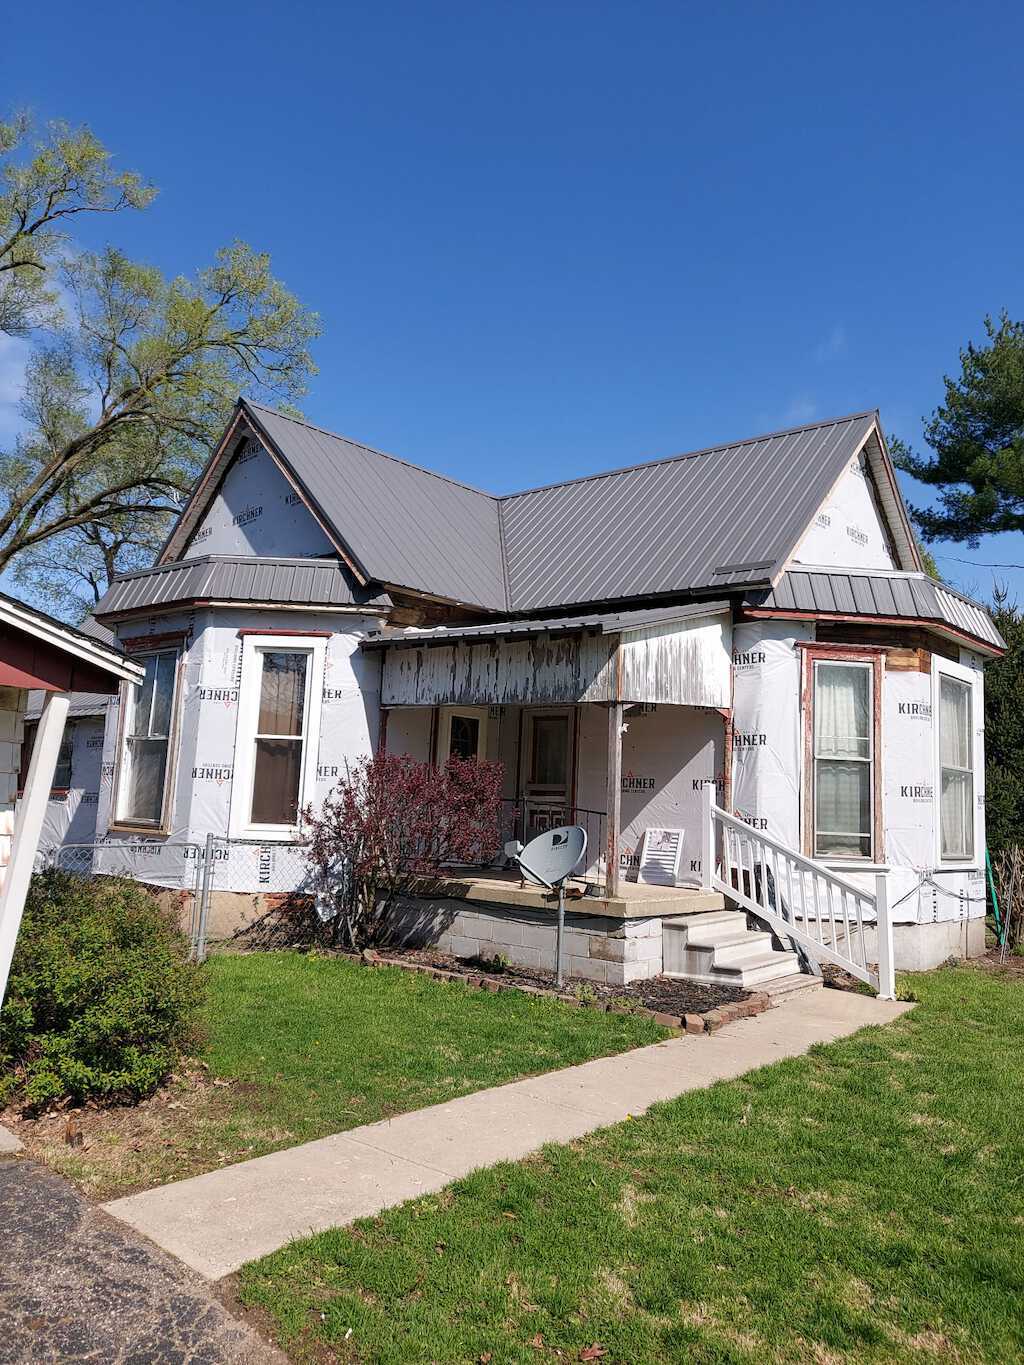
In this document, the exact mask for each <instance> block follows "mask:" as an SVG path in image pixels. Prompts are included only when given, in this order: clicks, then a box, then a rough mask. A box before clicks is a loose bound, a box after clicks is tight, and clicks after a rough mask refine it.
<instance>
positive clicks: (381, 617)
mask: <svg viewBox="0 0 1024 1365" xmlns="http://www.w3.org/2000/svg"><path fill="white" fill-rule="evenodd" d="M95 616H96V619H97V620H98V621H100V622H101V623H103V624H104V625H106V626H107V627H109V628H110V629H111V630H113V631H114V632H115V633H116V636H117V639H118V641H119V643H120V644H121V646H122V647H123V648H124V649H125V651H126V652H127V654H128V655H129V657H131V658H133V659H135V660H136V661H137V662H138V663H139V664H140V665H141V666H143V667H144V669H145V682H144V685H143V686H142V688H140V689H138V690H137V691H133V692H126V693H125V697H124V699H123V700H122V702H121V705H120V706H119V707H118V708H116V709H112V710H111V711H110V712H109V713H108V716H107V719H106V726H105V738H104V748H103V754H102V760H101V763H102V767H101V785H100V794H99V801H98V805H97V825H96V831H97V838H98V839H99V840H100V841H102V842H103V843H104V844H105V846H107V847H109V846H110V845H112V844H117V843H118V842H119V841H120V842H123V843H125V844H126V845H130V846H132V847H134V848H137V849H139V848H141V849H142V850H143V852H142V853H141V854H140V855H139V858H140V862H139V873H138V874H139V875H145V876H146V877H147V879H149V880H152V881H154V882H157V883H159V884H163V885H176V884H181V879H182V877H183V876H185V875H186V873H185V871H183V870H182V868H181V867H180V866H178V865H175V864H174V860H173V859H171V860H168V859H166V858H165V857H164V856H163V854H162V852H161V847H162V846H165V847H168V848H169V847H171V846H181V847H185V846H192V847H195V846H197V845H200V844H202V843H203V841H204V840H205V839H206V837H207V836H208V835H213V836H216V838H217V840H218V851H217V857H218V862H217V871H216V886H217V888H218V890H219V891H222V892H224V893H225V894H229V893H233V894H236V895H240V896H241V895H244V896H247V897H248V898H249V900H248V903H249V904H251V901H252V897H253V895H254V894H258V893H261V892H268V891H269V892H278V891H285V890H289V889H292V888H293V887H295V886H296V885H298V884H299V877H300V873H299V872H298V871H297V869H298V867H299V862H298V860H296V859H294V857H293V856H291V855H292V850H291V849H290V848H289V845H290V844H291V843H293V841H294V840H295V838H296V835H297V826H298V819H299V812H300V810H301V809H302V808H303V807H304V806H305V805H306V804H307V803H313V804H314V805H315V804H316V803H317V802H318V801H320V800H321V799H322V798H323V796H324V795H325V794H326V793H327V792H328V791H329V790H330V789H331V788H332V787H333V786H334V784H335V783H336V782H337V780H338V777H339V775H340V774H341V773H342V772H343V770H344V765H345V763H346V761H348V760H351V759H354V758H356V757H357V756H359V755H361V754H364V753H366V752H368V751H370V750H372V749H374V748H375V747H376V746H378V745H380V746H383V747H386V748H387V749H388V750H390V751H394V752H407V753H410V754H413V755H415V756H417V757H419V758H422V759H429V760H433V761H442V760H444V759H445V758H446V757H447V756H448V755H449V754H459V755H463V756H472V755H480V756H486V757H488V758H492V759H499V760H501V762H502V763H503V764H504V771H505V792H504V795H505V811H506V825H507V829H508V831H509V832H510V833H511V832H515V833H517V834H518V835H519V836H520V837H523V838H526V837H529V836H530V835H531V834H533V833H536V832H537V831H539V830H542V829H544V828H547V827H549V826H551V825H557V824H560V823H565V822H569V821H571V822H574V823H580V824H582V825H583V826H584V827H585V828H586V829H587V831H588V835H589V853H588V865H587V867H586V869H585V876H586V880H587V883H588V885H587V891H588V895H587V899H586V901H585V905H586V913H582V911H580V912H579V913H577V915H576V918H575V921H574V925H575V927H574V928H573V933H572V934H570V940H571V942H570V952H571V953H572V954H573V959H574V960H573V962H572V964H571V965H572V969H573V970H575V971H578V972H580V973H582V974H585V975H596V976H599V977H600V978H601V979H607V980H626V979H631V978H632V977H635V976H638V975H646V974H649V973H652V972H656V971H660V970H661V969H662V968H663V967H664V966H666V965H674V966H675V968H676V969H678V970H684V969H685V970H691V971H694V972H696V973H697V974H698V975H703V976H704V977H705V979H729V973H728V962H729V952H728V951H727V949H728V948H729V946H730V945H729V943H724V942H723V940H724V939H730V941H731V938H734V937H735V935H734V934H733V933H732V931H733V930H734V929H735V927H736V922H735V914H736V912H735V910H732V911H730V910H728V909H726V908H723V907H725V905H726V899H728V898H731V901H732V902H733V903H734V904H736V905H738V906H739V908H740V910H741V911H744V910H745V911H750V912H754V911H755V910H757V909H760V910H762V911H764V912H765V914H764V915H763V916H760V917H761V918H762V919H765V918H766V919H767V923H768V926H769V933H763V932H762V934H761V940H762V947H763V949H764V952H762V956H764V953H766V952H768V951H769V950H770V951H776V952H777V951H778V950H779V949H780V948H784V947H785V942H784V939H785V935H782V934H781V933H780V932H779V930H780V923H781V922H784V923H786V924H793V925H795V926H796V927H795V928H794V930H793V935H792V938H791V946H792V947H793V948H794V949H796V950H797V951H798V952H799V953H801V954H803V953H804V951H805V950H806V949H807V948H808V947H809V945H811V944H812V942H813V943H818V944H820V943H822V942H823V939H822V936H821V932H819V931H820V925H821V922H822V920H823V919H825V920H827V919H828V916H829V914H831V916H832V921H831V922H832V930H831V934H832V938H831V946H830V947H826V949H825V951H824V958H825V960H830V954H831V960H841V961H843V962H844V963H845V962H846V961H847V959H850V960H851V961H852V960H853V959H854V958H858V956H859V959H860V960H861V963H862V965H863V967H864V969H865V970H867V967H868V964H869V962H872V961H879V962H881V961H882V959H883V958H884V957H885V952H886V943H887V942H888V939H887V937H886V936H885V935H882V934H879V935H877V941H873V940H871V938H870V933H871V932H873V930H871V926H872V925H873V924H874V923H875V922H876V919H877V922H878V923H881V922H882V913H881V910H880V908H879V907H880V905H881V901H877V899H876V898H877V897H879V896H884V898H885V899H886V900H887V904H888V907H889V908H888V910H887V911H886V914H885V924H886V925H887V926H888V925H889V924H890V923H891V924H892V925H893V926H894V928H893V942H894V944H895V952H896V957H897V960H898V961H899V962H900V963H903V964H906V965H910V966H926V965H931V964H934V963H937V962H939V961H942V960H944V959H945V958H947V957H948V956H950V955H951V954H958V955H965V954H971V953H977V952H979V951H981V949H982V947H983V941H984V923H983V915H984V893H985V884H984V876H983V868H984V851H985V830H984V766H983V757H984V755H983V738H984V736H983V719H982V718H983V666H984V663H985V661H986V660H987V659H991V658H995V657H998V655H999V654H1000V653H1001V651H1002V649H1003V642H1002V641H1001V639H1000V637H999V634H998V632H997V631H996V629H995V627H994V626H993V623H992V621H991V619H990V618H989V616H988V615H987V613H986V611H985V609H984V608H983V607H981V606H979V605H978V604H976V603H974V602H972V601H970V600H968V599H967V598H965V597H963V596H961V595H960V594H958V593H956V592H953V591H952V590H951V589H949V588H947V587H945V586H944V585H942V584H940V583H937V582H935V581H934V580H932V579H931V578H929V577H928V576H927V575H926V574H925V573H924V571H923V568H922V564H921V560H920V556H919V553H918V550H917V546H916V543H915V539H914V536H913V533H912V531H911V527H910V523H909V519H908V515H907V510H906V507H905V505H904V503H903V499H902V497H901V495H900V491H899V488H898V485H897V481H896V477H895V474H894V471H893V467H892V464H891V461H890V458H889V454H888V451H887V449H886V444H885V439H884V436H883V433H882V428H881V423H880V419H879V416H878V413H877V412H862V413H855V414H853V415H851V416H848V417H842V418H839V419H836V420H834V421H828V422H818V423H813V424H810V425H807V426H802V427H798V428H793V429H789V430H786V431H780V432H776V433H772V434H770V435H767V436H761V437H756V438H753V439H749V440H744V441H738V442H734V443H732V444H728V445H723V446H720V447H715V448H712V449H707V450H702V451H695V452H692V453H689V454H685V455H680V456H674V457H671V458H669V459H663V460H655V461H652V462H649V463H645V464H638V465H634V466H630V467H628V468H624V469H620V470H616V471H613V472H610V473H601V474H595V475H591V476H588V477H584V478H579V479H572V480H566V481H564V482H560V483H556V484H552V485H550V486H547V487H542V488H536V489H530V490H527V491H526V492H523V493H518V494H514V495H509V496H501V497H496V496H493V495H491V494H489V493H485V492H481V491H479V490H477V489H474V488H470V487H467V486H466V485H464V484H462V483H459V482H456V481H455V480H453V479H449V478H445V477H443V476H441V475H438V474H435V473H432V472H431V471H429V470H426V469H422V468H419V467H418V466H416V465H413V464H410V463H408V462H406V461H405V460H401V459H397V458H395V457H393V456H390V455H385V454H381V453H380V452H378V451H375V450H371V449H369V448H368V447H366V446H364V445H360V444H358V443H356V442H354V441H350V440H347V439H345V438H343V437H340V436H336V435H333V434H332V433H330V432H327V431H323V430H320V429H319V428H317V427H314V426H312V425H310V424H309V423H307V422H304V421H299V420H297V419H293V418H290V417H286V416H283V415H282V414H280V413H278V412H275V411H273V410H271V409H269V408H266V407H262V406H260V405H258V404H256V403H252V402H248V401H245V400H240V401H239V403H238V405H237V408H236V411H235V413H234V415H233V418H232V420H231V422H230V424H229V426H228V428H227V430H226V432H225V433H224V436H223V438H222V439H221V441H220V442H219V444H218V446H217V448H216V449H215V450H214V452H213V454H212V456H211V458H210V461H209V463H208V465H207V467H206V469H205V471H204V473H203V475H202V477H201V478H200V480H199V481H198V483H197V486H196V488H195V491H194V493H193V495H192V497H191V499H190V501H189V502H188V504H187V506H186V507H185V509H184V510H183V512H182V514H181V516H180V518H179V520H178V522H177V524H176V525H175V527H174V529H173V531H172V533H171V535H170V536H169V538H168V540H167V542H166V544H165V546H164V547H163V550H162V552H161V554H160V555H159V558H158V560H157V562H156V564H155V565H154V566H153V568H152V569H149V570H146V571H144V572H139V573H133V574H128V575H125V576H124V577H122V578H119V579H118V580H116V581H115V582H114V583H113V584H112V585H111V587H110V589H109V591H108V592H107V594H106V595H105V597H104V598H103V600H102V601H101V602H100V603H99V605H98V606H97V608H96V612H95ZM730 821H732V822H733V824H730V823H729V822H730ZM734 826H735V828H734ZM737 829H739V830H742V831H745V834H744V835H743V838H742V839H739V840H737V837H736V832H737ZM654 830H659V831H670V832H671V831H675V833H670V834H668V835H659V836H654V835H650V836H649V835H648V834H647V832H648V831H654ZM730 831H731V832H730ZM656 843H657V844H658V846H659V848H661V850H662V853H664V852H665V851H666V850H667V851H668V852H669V853H670V854H671V859H670V861H671V866H670V868H669V875H668V877H667V880H668V881H669V882H670V883H671V885H669V886H666V885H650V884H649V882H648V876H647V873H646V872H641V871H640V863H641V861H642V860H648V861H651V860H652V859H653V862H657V859H655V858H653V853H652V850H653V849H654V848H655V844H656ZM254 850H255V851H256V852H255V853H254ZM737 858H738V859H739V860H740V861H739V864H737V862H736V859H737ZM744 859H746V860H747V861H743V860H744ZM780 859H781V861H780ZM661 861H662V863H664V858H663V857H662V859H661ZM709 862H710V864H711V866H709V865H708V864H709ZM794 869H795V873H794ZM663 873H664V869H663ZM880 874H884V878H885V879H884V884H883V883H879V882H878V881H877V880H876V878H877V877H878V876H879V875H880ZM794 876H795V882H794ZM805 878H807V879H809V881H808V882H807V885H806V886H805V882H804V879H805ZM176 879H177V880H176ZM662 880H665V877H664V875H663V876H662ZM812 883H813V887H814V889H813V891H812V890H811V889H810V888H811V884H812ZM880 887H881V890H880V889H879V888H880ZM531 895H532V896H533V897H534V899H533V900H532V901H531V900H530V896H531ZM830 898H834V901H833V900H832V899H830ZM699 913H705V914H711V915H714V914H717V915H718V916H719V919H718V920H714V919H711V918H708V919H705V920H703V921H694V920H693V918H692V917H693V915H694V914H699ZM851 914H852V916H853V922H854V924H855V926H860V927H859V928H858V929H857V931H856V932H858V933H860V930H861V929H863V930H864V932H863V934H862V935H861V939H860V940H859V946H858V950H857V953H853V952H852V949H851V948H850V943H852V939H851V938H850V934H851V932H852V931H850V930H849V929H848V928H846V929H842V928H841V929H839V930H837V929H836V927H835V925H836V923H837V922H838V923H840V924H842V925H846V924H847V921H848V919H849V917H850V915H851ZM729 915H732V916H733V919H732V920H728V919H727V916H729ZM844 915H845V916H846V918H845V919H844ZM773 916H774V918H773ZM837 916H838V919H837ZM531 917H532V918H531ZM815 918H816V919H817V921H818V929H817V930H814V931H813V932H812V926H813V922H814V920H815ZM414 919H415V921H416V923H417V924H418V925H419V928H420V931H421V932H426V933H429V934H430V935H432V936H434V937H438V936H440V938H441V941H442V942H443V943H446V944H448V945H449V946H452V947H454V949H455V950H456V951H460V952H465V953H469V952H471V951H475V950H479V949H480V947H481V944H483V945H490V947H491V948H492V949H493V950H495V951H496V950H498V949H500V950H501V951H505V952H507V953H509V955H510V956H513V957H517V958H518V959H519V960H521V961H525V962H532V963H539V962H542V961H544V962H550V954H551V949H550V923H549V921H550V916H549V912H548V910H547V909H546V907H545V906H544V905H543V904H542V903H541V902H540V901H539V900H538V899H537V897H536V893H530V892H527V891H524V890H523V889H522V888H520V887H518V886H514V885H508V884H503V883H502V882H501V881H500V879H495V878H494V877H488V878H482V879H477V881H473V879H463V882H462V884H461V886H460V888H459V890H458V891H457V893H453V895H452V896H446V897H444V898H442V899H441V900H440V901H438V903H437V904H436V905H432V906H428V907H427V908H426V910H423V908H422V907H421V913H418V914H417V915H416V916H414ZM777 920H778V921H779V923H777V922H776V921H777ZM695 924H698V925H700V926H701V929H700V932H698V929H697V928H695V927H694V926H695ZM715 924H720V925H721V926H723V927H721V928H720V929H718V930H715V929H714V926H715ZM887 932H888V930H887ZM769 934H774V937H773V938H772V941H771V943H770V944H768V945H767V946H765V945H764V942H763V941H764V940H766V939H768V937H769ZM573 935H575V937H573ZM883 938H885V940H886V941H885V943H883V942H882V939H883ZM737 942H738V940H737ZM716 943H717V947H716ZM844 945H845V946H844ZM739 952H740V950H739V949H738V948H737V953H739ZM742 952H744V953H745V952H746V948H745V947H744V948H743V949H742ZM872 954H873V956H872ZM816 955H817V954H816V952H811V953H809V954H808V956H809V957H810V958H812V959H813V958H814V957H815V956H816ZM787 956H788V960H789V962H790V963H792V960H793V959H792V954H791V953H790V954H788V955H787ZM787 970H792V967H791V965H790V966H787ZM759 972H760V976H759V975H758V973H759ZM723 973H724V975H723ZM771 974H772V967H771V964H770V963H768V962H767V961H765V962H762V961H760V959H758V960H757V962H756V963H755V966H754V967H753V968H752V969H751V970H750V971H749V972H748V973H747V974H746V975H743V974H741V976H740V978H739V979H742V980H749V981H756V980H759V979H763V978H765V977H766V976H770V975H771ZM866 979H867V978H866ZM872 979H873V978H872Z"/></svg>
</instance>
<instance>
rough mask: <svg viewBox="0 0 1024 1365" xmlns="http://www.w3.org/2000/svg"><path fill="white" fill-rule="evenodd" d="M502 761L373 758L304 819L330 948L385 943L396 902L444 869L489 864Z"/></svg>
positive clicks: (496, 825) (358, 766)
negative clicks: (330, 932)
mask: <svg viewBox="0 0 1024 1365" xmlns="http://www.w3.org/2000/svg"><path fill="white" fill-rule="evenodd" d="M501 786H502V765H501V764H500V763H484V762H479V761H478V760H476V759H464V758H450V759H449V760H448V762H447V763H446V764H445V765H444V767H443V768H437V767H434V766H432V765H431V764H429V763H419V762H417V761H416V760H415V759H412V758H410V757H409V756H408V755H407V754H375V755H374V756H373V757H372V758H364V759H361V760H360V761H359V762H358V763H357V764H355V766H354V767H351V768H348V769H347V770H346V773H345V776H344V777H343V778H342V779H341V781H340V782H339V783H338V786H337V787H336V788H335V790H334V791H333V792H332V793H331V794H330V795H329V796H328V797H327V799H326V800H325V802H324V804H323V807H322V809H321V810H320V811H318V812H317V811H314V810H313V808H312V807H309V808H308V809H307V810H305V811H304V812H303V822H304V826H305V829H306V832H307V834H308V837H309V845H310V847H309V857H310V861H311V862H312V864H313V867H314V870H315V872H316V874H317V878H318V881H319V883H320V886H321V899H323V898H324V897H325V896H326V897H329V898H331V899H333V901H334V905H333V906H332V907H331V909H332V910H333V911H335V912H336V913H335V914H334V926H335V934H334V938H335V942H338V941H339V939H340V937H341V936H342V933H344V935H345V936H346V937H347V939H348V942H349V944H350V946H351V947H352V948H356V949H359V948H365V947H370V946H373V945H375V944H379V943H383V942H385V941H386V940H387V938H388V930H389V925H388V920H389V917H390V915H391V912H392V911H393V909H394V907H395V903H396V901H398V899H399V898H400V897H401V896H403V895H406V894H408V893H409V892H410V891H411V890H412V888H413V885H414V883H415V882H417V881H418V880H420V879H425V878H432V877H437V876H438V875H439V874H440V873H441V872H442V871H443V870H444V869H445V868H446V867H451V866H452V865H458V864H460V863H461V864H466V863H480V862H484V861H486V860H488V859H489V858H491V857H492V856H493V855H494V854H495V853H496V852H497V850H498V848H499V846H500V841H501V835H500V832H499V831H500V811H501Z"/></svg>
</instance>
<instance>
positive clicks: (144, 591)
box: [95, 555, 391, 616]
mask: <svg viewBox="0 0 1024 1365" xmlns="http://www.w3.org/2000/svg"><path fill="white" fill-rule="evenodd" d="M209 599H213V600H214V601H218V602H241V603H246V602H251V603H259V602H280V603H288V604H289V605H292V606H297V605H301V606H308V607H350V606H356V607H359V606H367V607H388V606H390V605H391V599H390V598H389V597H388V595H387V594H386V593H382V592H377V591H375V590H374V589H373V588H361V587H359V586H358V584H356V583H355V582H354V581H353V579H352V575H351V573H350V572H349V570H348V569H347V568H346V567H345V565H344V564H341V563H339V562H338V561H337V560H334V559H264V558H255V557H248V556H244V555H237V556H236V555H206V556H204V557H203V558H202V559H183V560H176V561H174V562H172V563H170V564H164V565H161V566H159V567H157V568H155V569H143V570H142V571H141V572H139V573H134V574H125V575H124V576H123V577H122V578H115V579H114V581H113V583H111V585H110V587H109V588H108V589H107V591H106V593H105V594H104V596H103V599H102V600H101V601H100V602H99V603H98V604H97V606H96V608H95V611H96V614H97V615H99V616H113V615H116V614H118V613H121V612H125V611H134V610H137V609H139V608H142V607H153V606H168V605H171V604H173V603H175V602H194V601H204V600H209Z"/></svg>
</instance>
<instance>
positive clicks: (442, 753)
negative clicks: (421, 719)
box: [437, 706, 489, 768]
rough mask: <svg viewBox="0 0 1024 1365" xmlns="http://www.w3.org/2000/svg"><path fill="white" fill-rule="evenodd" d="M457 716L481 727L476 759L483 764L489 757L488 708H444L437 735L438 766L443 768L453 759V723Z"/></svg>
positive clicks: (478, 734) (478, 733)
mask: <svg viewBox="0 0 1024 1365" xmlns="http://www.w3.org/2000/svg"><path fill="white" fill-rule="evenodd" d="M456 716H461V717H463V718H464V719H466V720H475V721H476V722H477V724H478V725H479V729H478V730H477V741H476V754H475V755H474V757H475V758H476V760H477V762H478V763H482V762H483V761H484V760H485V759H486V757H487V738H488V736H487V721H488V719H489V713H488V709H487V707H486V706H444V707H442V708H441V722H440V724H439V726H438V734H437V766H438V767H439V768H443V767H444V765H445V764H446V763H447V762H448V759H449V758H450V757H451V747H452V721H453V719H454V718H455V717H456Z"/></svg>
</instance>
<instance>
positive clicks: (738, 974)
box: [713, 949, 800, 987]
mask: <svg viewBox="0 0 1024 1365" xmlns="http://www.w3.org/2000/svg"><path fill="white" fill-rule="evenodd" d="M713 970H714V975H715V979H716V980H718V981H722V982H730V981H733V982H735V984H736V985H738V986H744V987H746V986H757V985H759V984H760V983H761V982H762V981H775V980H778V979H779V978H780V977H786V976H799V975H800V959H799V958H798V957H797V955H796V953H777V952H773V951H772V950H770V949H769V950H768V951H767V952H760V953H752V954H751V955H750V957H749V958H744V959H742V960H741V961H735V962H722V963H718V962H716V963H715V966H714V969H713Z"/></svg>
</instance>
